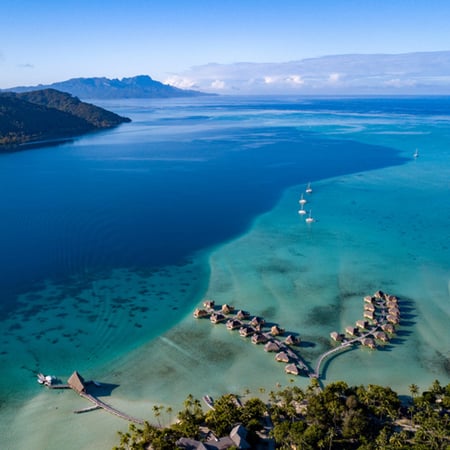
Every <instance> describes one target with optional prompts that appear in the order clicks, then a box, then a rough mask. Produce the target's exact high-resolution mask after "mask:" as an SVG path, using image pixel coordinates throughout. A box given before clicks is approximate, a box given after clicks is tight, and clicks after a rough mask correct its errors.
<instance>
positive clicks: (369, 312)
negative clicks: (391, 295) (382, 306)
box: [364, 311, 375, 320]
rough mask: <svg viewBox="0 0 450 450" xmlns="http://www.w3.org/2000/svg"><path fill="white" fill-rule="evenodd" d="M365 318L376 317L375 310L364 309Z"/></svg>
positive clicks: (371, 318) (372, 318)
mask: <svg viewBox="0 0 450 450" xmlns="http://www.w3.org/2000/svg"><path fill="white" fill-rule="evenodd" d="M364 318H365V319H369V320H374V319H375V312H374V311H364Z"/></svg>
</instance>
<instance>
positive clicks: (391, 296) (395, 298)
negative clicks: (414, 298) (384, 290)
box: [386, 295, 398, 303]
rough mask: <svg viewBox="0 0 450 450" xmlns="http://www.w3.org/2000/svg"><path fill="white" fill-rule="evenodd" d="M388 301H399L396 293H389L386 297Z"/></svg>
mask: <svg viewBox="0 0 450 450" xmlns="http://www.w3.org/2000/svg"><path fill="white" fill-rule="evenodd" d="M386 301H388V302H394V303H397V302H398V298H397V297H396V296H395V295H388V296H387V298H386Z"/></svg>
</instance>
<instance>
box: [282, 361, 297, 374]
mask: <svg viewBox="0 0 450 450" xmlns="http://www.w3.org/2000/svg"><path fill="white" fill-rule="evenodd" d="M284 371H285V372H286V373H290V374H291V375H298V374H299V373H300V371H299V369H298V367H297V366H296V365H295V364H288V365H287V366H286V367H285V368H284Z"/></svg>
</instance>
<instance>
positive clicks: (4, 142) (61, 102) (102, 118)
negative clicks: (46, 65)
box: [0, 89, 130, 150]
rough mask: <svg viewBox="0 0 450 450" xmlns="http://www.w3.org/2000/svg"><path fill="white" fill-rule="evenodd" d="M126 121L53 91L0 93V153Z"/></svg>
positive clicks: (123, 118) (126, 119)
mask: <svg viewBox="0 0 450 450" xmlns="http://www.w3.org/2000/svg"><path fill="white" fill-rule="evenodd" d="M124 122H130V119H128V118H126V117H121V116H118V115H117V114H115V113H113V112H111V111H107V110H105V109H103V108H100V107H98V106H95V105H92V104H89V103H84V102H82V101H80V100H79V99H78V98H76V97H73V96H72V95H70V94H67V93H65V92H59V91H57V90H55V89H44V90H38V91H33V92H26V93H13V92H8V93H0V150H11V149H13V150H15V149H18V147H19V146H21V145H24V144H28V145H29V144H37V143H38V142H42V141H44V140H45V141H50V140H63V139H67V138H70V137H74V136H79V135H82V134H85V133H90V132H92V131H95V130H100V129H105V128H112V127H115V126H117V125H119V124H121V123H124Z"/></svg>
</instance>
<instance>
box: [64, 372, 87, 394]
mask: <svg viewBox="0 0 450 450" xmlns="http://www.w3.org/2000/svg"><path fill="white" fill-rule="evenodd" d="M67 384H68V385H69V386H70V387H71V388H72V389H73V390H74V391H77V392H78V393H80V392H84V391H85V390H86V386H85V385H84V379H83V377H82V376H81V375H80V374H79V373H78V372H77V371H76V370H75V372H74V373H73V374H72V375H71V376H70V378H69V379H68V380H67Z"/></svg>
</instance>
